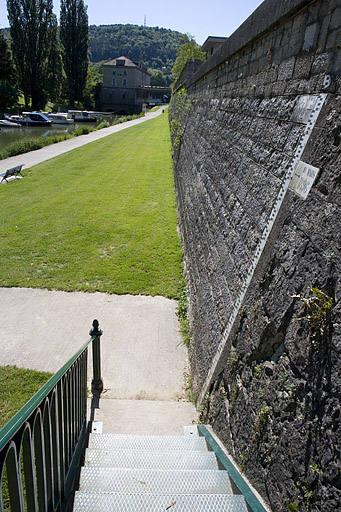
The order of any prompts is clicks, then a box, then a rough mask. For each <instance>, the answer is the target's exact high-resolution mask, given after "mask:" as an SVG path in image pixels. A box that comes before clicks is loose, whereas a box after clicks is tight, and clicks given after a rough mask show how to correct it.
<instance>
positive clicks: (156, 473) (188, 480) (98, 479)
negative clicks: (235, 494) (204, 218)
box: [79, 467, 232, 494]
mask: <svg viewBox="0 0 341 512" xmlns="http://www.w3.org/2000/svg"><path fill="white" fill-rule="evenodd" d="M79 489H80V490H81V491H98V492H129V493H158V494H167V493H173V494H225V493H226V494H232V488H231V483H230V479H229V476H228V473H227V471H220V470H216V471H215V470H212V469H209V470H204V469H198V470H195V471H189V470H170V469H168V470H162V469H118V468H93V467H83V468H82V470H81V476H80V484H79Z"/></svg>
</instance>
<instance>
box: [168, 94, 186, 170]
mask: <svg viewBox="0 0 341 512" xmlns="http://www.w3.org/2000/svg"><path fill="white" fill-rule="evenodd" d="M190 108H191V101H190V100H189V99H188V98H187V92H186V90H185V89H184V88H182V89H180V90H179V91H177V92H175V93H173V95H172V99H171V102H170V106H169V118H170V122H169V126H170V135H171V142H172V152H173V159H175V160H176V159H177V154H178V151H179V149H180V146H181V143H182V138H183V135H184V131H185V125H186V120H187V115H188V112H189V110H190Z"/></svg>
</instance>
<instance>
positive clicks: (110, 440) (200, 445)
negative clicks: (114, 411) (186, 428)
mask: <svg viewBox="0 0 341 512" xmlns="http://www.w3.org/2000/svg"><path fill="white" fill-rule="evenodd" d="M89 448H98V449H101V450H159V451H161V450H165V451H168V452H171V451H173V450H174V451H191V450H194V451H199V450H203V451H206V450H207V445H206V441H205V439H204V438H203V437H199V436H193V437H185V436H145V435H135V436H134V435H122V434H90V439H89Z"/></svg>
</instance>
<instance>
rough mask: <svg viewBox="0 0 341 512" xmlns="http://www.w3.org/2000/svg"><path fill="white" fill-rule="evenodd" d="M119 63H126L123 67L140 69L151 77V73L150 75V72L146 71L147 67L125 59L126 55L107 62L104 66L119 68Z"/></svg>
mask: <svg viewBox="0 0 341 512" xmlns="http://www.w3.org/2000/svg"><path fill="white" fill-rule="evenodd" d="M117 61H124V64H123V65H122V64H121V66H122V67H123V66H124V67H131V68H138V69H139V70H140V71H142V72H143V73H146V74H147V75H149V74H150V73H148V71H147V70H146V68H145V67H143V66H142V65H141V64H138V62H133V61H132V60H130V59H128V57H125V56H124V55H122V56H121V57H117V58H116V59H113V60H108V61H107V62H105V63H104V64H103V66H117V65H118V64H117ZM118 67H120V65H118Z"/></svg>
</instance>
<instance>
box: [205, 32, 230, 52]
mask: <svg viewBox="0 0 341 512" xmlns="http://www.w3.org/2000/svg"><path fill="white" fill-rule="evenodd" d="M226 39H228V37H219V36H208V38H207V39H206V41H205V42H204V43H203V45H202V46H201V51H202V52H207V51H208V50H209V48H212V46H213V47H217V46H220V45H221V44H223V43H225V41H226Z"/></svg>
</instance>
